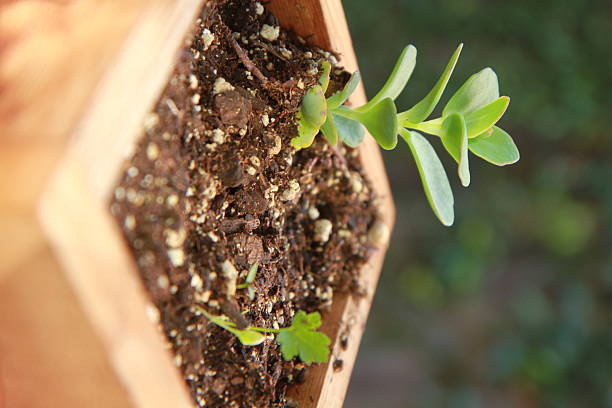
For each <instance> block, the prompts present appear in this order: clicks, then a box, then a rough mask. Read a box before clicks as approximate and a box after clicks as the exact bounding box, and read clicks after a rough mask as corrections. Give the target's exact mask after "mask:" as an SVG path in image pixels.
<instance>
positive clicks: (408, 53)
mask: <svg viewBox="0 0 612 408" xmlns="http://www.w3.org/2000/svg"><path fill="white" fill-rule="evenodd" d="M416 55H417V50H416V48H415V47H414V45H408V46H406V47H405V48H404V49H403V51H402V53H401V54H400V56H399V58H398V59H397V62H396V63H395V66H394V67H393V71H392V72H391V75H390V76H389V79H387V82H385V85H384V86H383V87H382V89H381V90H380V91H378V93H377V94H376V96H374V97H373V98H372V99H371V100H370V101H369V102H368V103H366V104H365V105H363V106H360V107H359V108H357V110H359V111H367V110H369V109H371V108H372V107H373V106H374V105H376V104H378V103H379V102H380V101H382V100H383V99H385V98H391V99H392V100H395V98H397V97H398V95H399V94H400V93H402V91H403V90H404V87H405V86H406V83H407V82H408V80H409V79H410V76H411V75H412V71H414V65H415V64H416Z"/></svg>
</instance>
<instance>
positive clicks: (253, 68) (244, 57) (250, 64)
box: [230, 36, 268, 85]
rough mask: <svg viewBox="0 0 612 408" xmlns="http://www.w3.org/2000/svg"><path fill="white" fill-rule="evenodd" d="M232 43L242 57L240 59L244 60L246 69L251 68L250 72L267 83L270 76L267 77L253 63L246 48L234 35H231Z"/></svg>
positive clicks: (239, 56)
mask: <svg viewBox="0 0 612 408" xmlns="http://www.w3.org/2000/svg"><path fill="white" fill-rule="evenodd" d="M230 43H231V44H232V47H234V50H235V51H236V54H238V58H240V61H242V63H243V64H244V66H245V67H246V69H247V70H249V72H251V73H252V74H253V75H255V76H256V77H257V79H259V80H260V81H261V82H262V83H263V84H264V85H265V84H267V83H268V78H266V76H265V75H264V74H262V73H261V71H260V70H259V68H257V67H256V66H255V64H253V61H251V59H250V58H249V56H248V55H247V54H246V52H244V50H243V49H242V47H241V46H240V45H239V44H238V42H237V41H236V39H235V38H234V36H230Z"/></svg>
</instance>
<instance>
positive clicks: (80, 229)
mask: <svg viewBox="0 0 612 408" xmlns="http://www.w3.org/2000/svg"><path fill="white" fill-rule="evenodd" d="M200 9H201V2H199V1H193V0H180V1H172V2H152V3H149V4H147V5H146V6H145V7H143V10H142V13H141V17H140V18H139V20H138V22H137V24H136V26H135V27H134V28H133V29H132V32H131V34H130V37H129V38H128V39H127V41H126V42H125V43H124V45H123V50H122V52H121V54H120V55H119V56H118V57H117V59H116V61H114V62H113V64H112V65H111V69H110V70H109V71H108V72H107V74H106V75H105V77H104V79H103V81H102V83H101V84H100V86H99V87H98V89H97V91H96V92H95V94H94V95H93V97H92V100H93V101H94V102H93V103H92V104H91V105H90V109H89V110H88V111H87V112H86V113H85V115H84V117H83V120H82V121H81V123H80V125H79V127H78V129H77V131H76V133H75V135H74V142H73V143H72V144H71V146H70V147H69V150H68V152H67V154H66V156H65V157H64V158H63V160H62V162H61V163H60V166H59V168H58V169H57V171H56V173H55V175H54V177H53V178H52V180H51V182H50V184H49V187H48V189H47V192H46V193H45V197H43V199H42V201H41V210H40V213H41V220H42V222H43V225H44V227H45V230H46V231H47V234H48V236H49V237H50V239H51V241H52V243H53V244H54V246H55V248H56V250H57V253H58V255H59V257H60V258H61V259H62V261H63V262H64V264H65V266H66V271H67V273H68V276H69V278H70V280H71V281H72V283H73V285H74V287H75V289H76V291H77V294H78V296H79V298H80V300H81V302H82V304H83V305H84V307H85V310H86V312H87V313H88V314H89V315H90V318H91V319H92V323H93V325H94V327H95V328H96V329H97V330H98V331H99V332H100V334H101V336H102V338H103V340H104V341H105V344H106V347H107V349H108V352H109V355H110V358H111V362H112V364H113V365H114V366H115V368H116V370H117V372H118V374H119V376H120V378H121V380H122V382H123V383H124V384H125V386H126V388H127V389H128V391H129V393H130V394H131V397H132V399H133V400H134V402H135V404H136V405H137V406H139V407H147V408H149V407H150V408H156V407H159V408H165V407H170V406H171V407H179V408H180V407H190V406H192V405H193V404H192V401H191V398H190V396H189V395H188V393H187V391H186V387H185V384H184V383H183V381H182V379H181V378H180V375H179V372H178V370H177V369H176V367H175V366H174V364H173V362H172V359H171V356H170V354H169V352H168V351H167V350H166V349H165V347H164V341H163V338H162V335H161V334H160V333H159V332H158V331H157V328H156V327H155V325H154V324H152V323H151V322H150V321H149V320H148V319H147V315H146V308H147V305H148V299H147V296H146V294H145V293H144V288H143V287H142V284H141V282H140V278H139V276H138V274H137V272H136V266H135V264H134V262H133V260H132V258H131V255H130V253H129V251H128V250H127V248H126V246H125V245H124V241H123V238H122V235H121V232H120V231H119V230H118V228H117V225H116V223H115V221H114V219H112V217H111V216H110V213H109V212H108V200H109V198H110V191H111V190H112V186H113V185H114V184H115V182H116V180H117V177H118V176H119V172H120V169H121V166H122V164H123V161H124V160H125V159H126V158H127V157H129V156H130V154H131V149H132V148H133V147H134V146H135V143H136V140H137V139H138V137H139V136H140V135H141V131H142V122H143V119H144V116H145V114H146V113H147V112H148V111H149V110H150V109H151V108H152V107H153V104H154V103H155V102H156V100H157V98H158V96H159V93H160V91H161V89H162V88H163V87H164V85H165V83H166V82H167V80H168V77H169V74H170V72H171V69H172V67H173V65H174V64H173V62H174V61H175V57H176V53H177V52H178V51H179V50H180V49H181V48H182V47H183V45H184V44H183V40H184V36H185V33H186V32H188V30H189V29H190V27H191V23H192V22H193V20H194V18H195V15H196V13H197V12H198V11H200ZM109 25H110V26H112V22H109Z"/></svg>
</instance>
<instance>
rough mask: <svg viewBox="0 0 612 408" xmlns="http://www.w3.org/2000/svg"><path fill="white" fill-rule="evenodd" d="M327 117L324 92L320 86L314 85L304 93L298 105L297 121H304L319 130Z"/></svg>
mask: <svg viewBox="0 0 612 408" xmlns="http://www.w3.org/2000/svg"><path fill="white" fill-rule="evenodd" d="M326 116H327V101H326V100H325V92H324V91H323V88H322V87H321V86H320V85H314V86H312V87H310V88H309V89H308V91H306V95H304V98H303V99H302V103H301V104H300V111H299V112H298V120H300V121H302V120H303V121H305V122H306V124H308V125H310V127H314V128H320V127H321V125H323V122H325V117H326Z"/></svg>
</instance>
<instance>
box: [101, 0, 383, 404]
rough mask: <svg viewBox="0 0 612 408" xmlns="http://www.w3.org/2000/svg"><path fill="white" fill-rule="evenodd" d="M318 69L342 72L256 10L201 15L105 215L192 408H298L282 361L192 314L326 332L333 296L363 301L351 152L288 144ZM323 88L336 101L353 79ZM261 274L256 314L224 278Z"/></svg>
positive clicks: (371, 213) (362, 211) (357, 183)
mask: <svg viewBox="0 0 612 408" xmlns="http://www.w3.org/2000/svg"><path fill="white" fill-rule="evenodd" d="M210 3H212V4H210ZM322 58H326V59H328V60H330V62H332V63H334V62H335V57H334V56H333V55H330V54H329V53H326V52H323V51H321V50H319V49H315V48H312V47H309V46H307V45H305V42H304V41H303V40H301V39H299V38H297V37H296V36H293V35H291V34H289V33H285V32H283V31H282V30H280V31H279V28H278V23H277V21H276V20H275V18H274V17H273V16H272V15H271V14H270V13H268V12H267V11H266V10H264V8H263V7H262V6H261V4H259V3H255V2H252V1H250V0H228V1H219V2H209V5H208V6H207V7H206V8H205V9H204V10H203V11H202V13H201V15H200V18H199V19H198V20H197V22H196V24H195V28H194V30H193V33H192V37H191V38H189V39H188V40H187V44H186V46H185V48H184V49H183V50H182V53H181V55H180V57H179V61H178V62H177V65H176V67H175V69H174V72H173V75H172V77H171V79H170V81H169V83H168V85H167V86H166V88H165V90H164V92H163V94H162V96H161V97H160V99H159V101H158V103H157V105H156V107H155V109H154V110H153V111H152V112H151V113H150V114H149V115H148V117H147V119H146V121H145V124H144V135H143V137H142V140H141V141H140V142H139V144H138V146H137V148H136V151H135V153H134V155H133V157H132V158H131V159H130V160H129V162H128V163H126V166H125V171H124V173H123V175H122V177H121V180H120V181H119V183H118V185H117V187H116V189H115V194H114V198H113V200H112V203H111V211H112V213H113V215H114V216H115V217H116V219H117V221H118V222H119V224H120V226H121V228H122V230H123V233H124V236H125V239H126V241H127V243H128V244H129V246H130V248H131V250H132V253H133V255H134V257H135V259H136V261H137V263H138V266H139V272H140V275H141V278H142V281H143V283H144V285H145V287H146V290H147V291H148V293H149V294H150V298H151V301H152V303H153V305H154V307H153V306H152V307H151V309H150V310H149V312H150V314H151V316H150V317H151V318H153V319H156V321H158V322H159V325H160V329H161V330H162V331H163V333H164V334H165V337H166V340H167V343H168V347H169V348H171V349H172V350H173V352H174V355H175V359H174V361H175V363H176V365H177V367H178V368H179V369H180V370H181V372H182V374H183V377H184V379H185V381H186V383H187V385H188V387H189V389H190V390H191V393H192V396H193V398H194V400H195V402H196V403H197V405H198V406H201V407H204V406H206V407H258V408H261V407H289V406H292V403H291V401H289V400H288V399H287V398H286V391H287V387H288V386H289V385H290V384H292V383H296V382H298V383H299V382H300V379H301V378H302V377H303V374H304V370H306V369H307V367H306V366H305V365H304V364H303V363H301V362H300V361H299V360H298V359H295V360H293V361H285V360H284V359H283V358H282V355H281V353H280V350H279V347H278V346H277V344H276V343H275V342H274V340H273V339H272V338H271V339H268V340H266V341H265V342H264V343H263V344H261V345H259V346H250V347H248V346H242V345H241V344H240V342H239V341H238V340H237V339H236V337H235V336H233V335H232V334H231V333H229V332H227V331H225V330H223V329H221V328H219V327H217V326H216V325H214V324H212V323H210V322H209V321H207V320H206V318H205V317H203V316H202V315H200V314H199V313H198V312H197V311H196V310H194V308H193V307H192V306H193V305H196V304H197V305H200V306H202V307H204V308H205V309H207V310H208V311H209V312H210V313H212V314H216V315H220V314H224V315H226V316H228V317H229V318H231V319H232V320H234V322H235V323H236V324H238V325H239V326H246V325H247V324H252V325H257V326H261V327H276V328H277V327H284V326H287V325H289V324H290V323H291V320H292V317H293V316H294V314H295V313H296V311H298V310H304V311H306V312H313V311H320V312H322V316H323V319H325V311H326V310H328V309H329V308H330V307H331V305H332V302H333V294H334V292H336V291H351V292H355V291H356V290H358V287H357V281H358V276H356V274H357V273H358V271H359V270H360V269H361V266H362V265H363V264H364V262H365V261H366V260H367V259H368V257H369V254H370V253H371V251H372V250H373V247H372V246H371V245H370V244H369V243H368V241H367V233H368V229H369V227H370V226H371V225H372V224H373V222H374V221H375V217H376V211H375V208H374V205H373V193H372V189H371V188H370V187H369V186H368V183H367V182H366V180H365V179H364V177H363V174H362V171H361V165H360V162H359V159H358V157H357V151H356V150H352V149H349V148H345V147H341V146H338V147H336V148H332V147H331V146H329V145H328V144H327V143H326V142H325V141H324V140H323V137H322V136H320V135H319V136H318V137H317V141H316V142H315V143H314V145H313V146H312V147H310V148H308V149H305V150H300V151H297V152H296V151H295V150H294V149H293V148H292V147H291V146H290V140H291V138H292V137H294V136H295V135H296V122H295V114H296V112H297V110H298V108H299V103H300V101H301V98H302V96H303V95H304V93H305V92H306V89H308V87H309V86H311V85H312V84H314V83H316V81H317V77H318V67H319V63H318V61H319V60H320V59H322ZM251 64H252V65H251ZM253 67H255V68H253ZM247 68H249V69H247ZM332 76H333V78H332V84H331V85H330V92H333V90H334V87H335V89H338V88H339V86H340V85H342V83H343V82H344V81H346V79H347V74H346V73H344V72H343V71H342V70H340V69H336V68H335V69H334V70H333V75H332ZM255 262H258V263H259V271H258V273H257V275H256V280H255V283H254V288H255V293H256V296H255V298H254V300H251V299H250V298H249V296H248V294H247V291H246V290H243V289H238V290H236V291H235V293H234V290H235V284H236V281H235V280H234V279H232V277H231V275H232V274H231V271H232V268H235V269H236V270H237V271H238V272H239V275H238V278H237V283H241V282H243V281H244V279H245V276H246V273H247V270H248V269H249V267H250V266H251V265H252V264H254V263H255ZM228 271H230V272H229V273H228Z"/></svg>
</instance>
